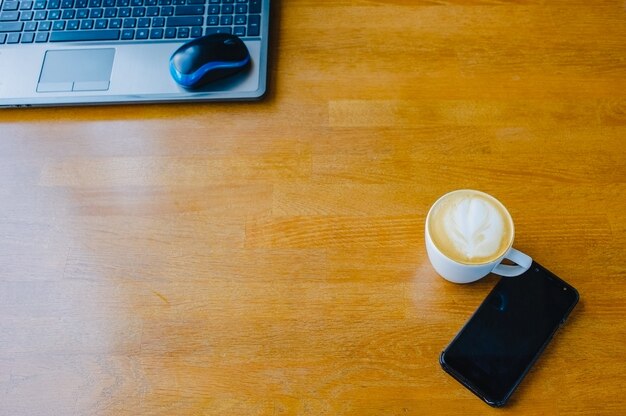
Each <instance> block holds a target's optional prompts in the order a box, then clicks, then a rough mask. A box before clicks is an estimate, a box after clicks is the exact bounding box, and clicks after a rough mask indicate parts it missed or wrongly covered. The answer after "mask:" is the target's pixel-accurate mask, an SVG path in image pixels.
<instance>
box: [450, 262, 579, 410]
mask: <svg viewBox="0 0 626 416" xmlns="http://www.w3.org/2000/svg"><path fill="white" fill-rule="evenodd" d="M578 298H579V295H578V291H577V290H576V289H574V288H573V287H572V286H571V285H569V284H567V283H566V282H564V281H563V280H561V279H560V278H558V277H557V276H555V275H554V274H553V273H551V272H550V271H548V270H546V269H545V268H544V267H542V266H541V265H539V264H537V263H536V262H533V264H532V265H531V267H530V268H529V269H528V271H526V272H525V273H524V274H522V275H520V276H518V277H503V278H501V279H500V281H499V282H498V283H497V284H496V286H495V287H494V288H493V290H492V291H491V292H490V293H489V295H487V298H485V300H484V301H483V303H482V304H481V305H480V306H479V307H478V309H477V310H476V312H474V314H473V315H472V317H471V318H470V319H469V320H468V321H467V323H466V324H465V325H464V326H463V328H461V330H460V331H459V333H458V334H457V335H456V337H455V338H454V339H453V340H452V342H451V343H450V345H448V346H447V347H446V349H445V350H444V351H443V352H442V353H441V356H440V358H439V362H440V364H441V366H442V368H443V369H444V370H445V371H446V372H448V373H449V374H450V375H451V376H452V377H454V378H455V379H457V380H458V381H459V382H461V384H463V385H464V386H465V387H467V388H468V389H470V390H471V391H472V392H473V393H474V394H476V395H477V396H478V397H480V398H481V399H483V400H484V401H485V402H486V403H487V404H489V405H491V406H494V407H500V406H504V404H505V403H506V402H507V400H508V399H509V397H510V396H511V394H512V393H513V391H514V390H515V389H516V387H517V386H518V385H519V383H520V382H521V381H522V379H523V378H524V376H525V375H526V373H527V372H528V370H530V368H531V367H532V365H533V364H534V362H535V361H536V360H537V358H539V356H540V355H541V352H542V351H543V350H544V348H545V347H546V346H547V345H548V343H549V342H550V340H551V339H552V336H553V335H554V333H555V332H556V330H557V329H558V328H559V327H560V326H561V325H562V324H563V323H564V322H565V320H566V319H567V317H568V315H569V314H570V312H571V311H572V309H573V308H574V306H575V305H576V303H577V302H578Z"/></svg>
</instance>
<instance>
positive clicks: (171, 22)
mask: <svg viewBox="0 0 626 416" xmlns="http://www.w3.org/2000/svg"><path fill="white" fill-rule="evenodd" d="M203 22H204V18H203V17H195V16H194V17H192V16H188V17H168V18H167V22H166V25H167V27H176V26H202V23H203Z"/></svg>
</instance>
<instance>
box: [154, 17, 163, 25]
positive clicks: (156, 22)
mask: <svg viewBox="0 0 626 416" xmlns="http://www.w3.org/2000/svg"><path fill="white" fill-rule="evenodd" d="M164 26H165V19H164V18H163V17H155V18H154V19H152V27H164Z"/></svg>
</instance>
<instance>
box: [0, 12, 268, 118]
mask: <svg viewBox="0 0 626 416" xmlns="http://www.w3.org/2000/svg"><path fill="white" fill-rule="evenodd" d="M269 3H270V0H0V106H1V107H29V106H47V105H78V104H115V103H148V102H179V101H211V100H220V101H222V100H254V99H259V98H261V97H262V96H263V95H264V93H265V91H266V85H267V53H268V35H269V30H268V29H269V27H268V25H269V14H270V13H269V11H270V4H269ZM212 33H230V34H233V35H236V36H238V37H240V38H241V39H242V40H243V41H244V43H245V44H246V46H247V48H248V50H249V52H250V56H251V65H250V67H249V68H248V69H247V70H246V71H244V72H241V73H239V74H236V75H233V76H232V77H228V78H224V79H222V80H218V81H215V82H212V83H209V84H207V85H205V86H203V87H201V88H199V89H193V90H190V89H185V88H183V87H181V86H180V85H178V84H177V83H176V82H175V81H174V80H173V78H172V76H171V75H170V71H169V59H170V56H171V55H172V53H173V52H174V51H176V49H178V48H179V47H180V46H181V45H183V44H184V43H185V42H188V41H190V40H191V39H193V38H198V37H200V36H204V35H208V34H212Z"/></svg>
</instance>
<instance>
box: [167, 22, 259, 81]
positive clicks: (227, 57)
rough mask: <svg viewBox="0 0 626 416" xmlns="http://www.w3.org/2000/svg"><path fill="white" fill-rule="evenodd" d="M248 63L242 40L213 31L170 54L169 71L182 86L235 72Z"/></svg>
mask: <svg viewBox="0 0 626 416" xmlns="http://www.w3.org/2000/svg"><path fill="white" fill-rule="evenodd" d="M249 65H250V53H249V52H248V48H247V47H246V45H245V43H243V41H242V40H241V39H240V38H238V37H237V36H234V35H229V34H226V33H216V34H212V35H207V36H203V37H200V38H196V39H193V40H191V41H189V42H187V43H185V44H184V45H182V46H181V47H180V48H178V49H177V50H176V51H175V52H174V53H173V54H172V56H171V57H170V74H171V75H172V78H174V81H176V82H177V83H178V84H180V85H182V86H183V87H185V88H197V87H199V86H201V85H204V84H206V83H208V82H212V81H215V80H218V79H221V78H225V77H228V76H231V75H233V74H236V73H237V72H240V71H242V70H244V69H245V68H247V67H248V66H249Z"/></svg>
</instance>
